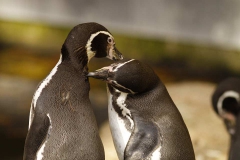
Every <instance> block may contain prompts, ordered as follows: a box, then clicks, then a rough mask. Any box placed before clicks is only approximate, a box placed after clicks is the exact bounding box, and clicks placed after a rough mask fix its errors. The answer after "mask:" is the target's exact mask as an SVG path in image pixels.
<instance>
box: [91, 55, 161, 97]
mask: <svg viewBox="0 0 240 160" xmlns="http://www.w3.org/2000/svg"><path fill="white" fill-rule="evenodd" d="M88 77H93V78H96V79H102V80H105V81H106V82H107V83H108V84H109V85H111V86H112V87H114V88H116V89H118V90H120V91H122V92H125V93H131V94H136V93H144V92H147V91H149V90H151V89H153V88H154V87H155V86H156V85H157V84H158V82H159V78H158V76H157V75H156V74H155V73H154V71H153V70H152V69H151V68H150V67H149V66H148V65H146V64H143V63H141V62H140V61H138V60H135V59H130V60H121V61H118V62H117V63H113V64H111V65H110V66H107V67H103V68H101V69H99V70H96V71H95V72H89V73H88Z"/></svg>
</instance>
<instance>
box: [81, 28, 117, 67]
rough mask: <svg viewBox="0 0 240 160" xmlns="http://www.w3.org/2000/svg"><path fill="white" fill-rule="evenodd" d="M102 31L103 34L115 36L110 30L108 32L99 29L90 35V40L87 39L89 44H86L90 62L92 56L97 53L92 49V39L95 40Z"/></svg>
mask: <svg viewBox="0 0 240 160" xmlns="http://www.w3.org/2000/svg"><path fill="white" fill-rule="evenodd" d="M100 33H103V34H106V35H108V36H110V37H113V36H112V35H111V34H110V33H109V32H107V31H99V32H96V33H93V34H92V35H91V36H90V38H89V40H88V41H87V44H86V46H85V48H86V50H87V56H88V62H89V61H90V60H91V58H92V57H94V56H95V54H96V53H95V52H94V51H92V47H91V44H92V40H93V39H94V38H95V37H96V36H97V35H99V34H100Z"/></svg>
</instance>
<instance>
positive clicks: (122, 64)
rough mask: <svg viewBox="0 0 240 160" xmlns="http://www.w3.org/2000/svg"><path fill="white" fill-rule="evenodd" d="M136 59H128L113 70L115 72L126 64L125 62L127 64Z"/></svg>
mask: <svg viewBox="0 0 240 160" xmlns="http://www.w3.org/2000/svg"><path fill="white" fill-rule="evenodd" d="M134 60H135V59H131V60H129V61H127V62H124V63H120V64H118V66H117V67H116V68H115V69H114V70H113V72H116V71H117V70H118V69H119V68H121V67H122V66H123V65H125V64H127V63H129V62H132V61H134Z"/></svg>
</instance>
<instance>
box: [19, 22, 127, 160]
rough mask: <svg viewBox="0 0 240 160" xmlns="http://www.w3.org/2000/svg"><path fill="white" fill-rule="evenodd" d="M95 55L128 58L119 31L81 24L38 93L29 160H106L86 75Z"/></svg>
mask: <svg viewBox="0 0 240 160" xmlns="http://www.w3.org/2000/svg"><path fill="white" fill-rule="evenodd" d="M92 57H97V58H102V57H107V58H109V59H112V60H119V59H122V54H121V53H120V52H119V51H118V50H117V48H116V47H115V41H114V37H113V36H112V35H111V33H110V32H109V31H108V30H107V29H106V28H105V27H104V26H102V25H100V24H98V23H93V22H90V23H83V24H79V25H77V26H75V27H74V28H73V29H72V30H71V31H70V32H69V34H68V36H67V38H66V40H65V42H64V44H63V45H62V48H61V54H60V59H59V61H58V63H57V64H56V66H55V67H54V68H53V69H52V71H51V72H50V74H49V75H48V76H47V77H46V78H45V79H44V80H43V81H42V82H41V83H40V84H39V86H38V87H37V90H36V92H35V94H34V96H33V100H32V104H31V109H30V116H29V129H28V133H27V137H26V141H25V146H24V156H23V159H24V160H73V159H74V160H104V159H105V155H104V148H103V144H102V142H101V139H100V136H99V132H98V127H97V123H96V119H95V116H94V113H93V109H92V108H91V103H90V100H89V90H90V86H89V81H88V78H87V76H86V74H87V72H88V62H89V61H90V59H91V58H92Z"/></svg>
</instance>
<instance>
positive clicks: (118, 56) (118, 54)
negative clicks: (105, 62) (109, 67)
mask: <svg viewBox="0 0 240 160" xmlns="http://www.w3.org/2000/svg"><path fill="white" fill-rule="evenodd" d="M114 50H115V53H114V55H113V60H115V61H116V60H122V59H123V55H122V53H121V52H119V50H118V49H117V48H116V47H115V49H114Z"/></svg>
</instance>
